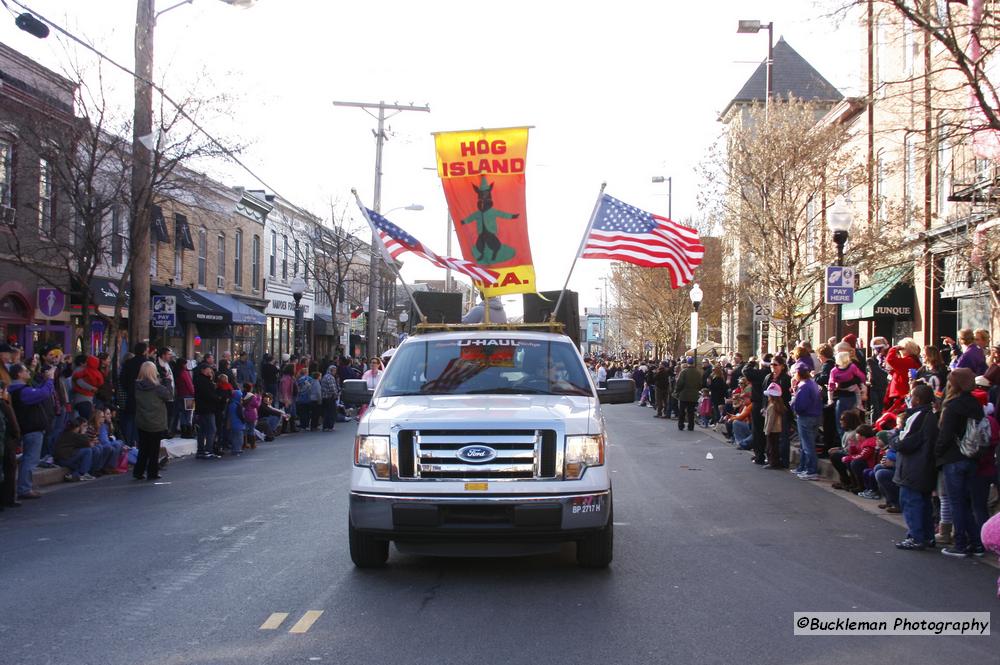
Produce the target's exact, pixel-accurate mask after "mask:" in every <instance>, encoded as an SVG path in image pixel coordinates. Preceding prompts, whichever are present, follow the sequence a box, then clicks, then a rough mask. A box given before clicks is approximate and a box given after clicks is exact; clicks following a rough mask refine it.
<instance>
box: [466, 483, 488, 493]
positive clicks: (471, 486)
mask: <svg viewBox="0 0 1000 665" xmlns="http://www.w3.org/2000/svg"><path fill="white" fill-rule="evenodd" d="M489 488H490V484H489V483H465V489H466V490H469V491H470V492H485V491H486V490H488V489H489Z"/></svg>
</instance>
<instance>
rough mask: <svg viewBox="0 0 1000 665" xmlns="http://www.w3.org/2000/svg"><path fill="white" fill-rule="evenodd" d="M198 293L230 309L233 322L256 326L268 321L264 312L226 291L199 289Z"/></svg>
mask: <svg viewBox="0 0 1000 665" xmlns="http://www.w3.org/2000/svg"><path fill="white" fill-rule="evenodd" d="M197 294H198V295H199V296H202V297H203V298H207V299H208V300H210V301H212V302H213V303H215V304H216V305H218V306H219V307H222V308H224V309H227V310H229V314H230V316H231V317H232V321H233V323H236V324H250V325H254V326H262V325H264V324H266V323H267V317H266V316H264V313H263V312H261V311H258V310H256V309H254V308H253V307H251V306H250V305H248V304H246V303H244V302H240V301H239V300H237V299H236V298H234V297H232V296H228V295H226V294H225V293H211V292H209V291H197Z"/></svg>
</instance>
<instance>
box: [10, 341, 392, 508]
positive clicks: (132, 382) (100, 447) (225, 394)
mask: <svg viewBox="0 0 1000 665" xmlns="http://www.w3.org/2000/svg"><path fill="white" fill-rule="evenodd" d="M373 360H378V359H373ZM380 374H381V369H380V368H379V367H369V366H367V365H365V364H363V363H361V362H359V361H356V360H352V359H351V358H349V357H344V356H342V357H340V358H338V359H337V360H336V361H334V360H332V359H330V358H323V359H321V360H316V359H314V358H311V357H310V356H308V355H301V356H288V355H285V356H283V357H282V359H281V361H280V362H279V361H277V360H276V359H275V358H274V357H272V356H270V355H265V356H264V358H263V360H262V362H261V363H260V364H259V365H258V364H255V363H253V362H251V361H250V360H249V359H248V357H247V354H246V353H240V354H239V355H238V356H237V357H236V358H235V359H233V358H232V357H231V356H230V354H229V353H223V354H222V355H221V357H219V358H218V359H217V358H216V357H215V356H214V355H213V354H210V353H206V354H204V355H200V354H195V357H193V358H191V359H188V358H185V357H182V356H178V355H177V354H175V353H174V352H173V350H172V349H170V348H169V347H165V346H164V347H159V348H156V347H153V346H150V345H147V344H145V343H137V344H135V345H134V346H133V348H132V349H131V353H128V354H127V355H126V356H125V357H124V358H122V361H121V363H120V369H119V371H118V372H114V371H113V368H112V359H111V357H110V356H109V355H108V354H106V353H101V354H98V355H77V356H70V355H68V354H65V353H64V352H63V350H62V349H61V348H59V347H57V346H51V347H49V348H46V349H44V353H40V354H35V355H34V356H32V357H31V358H24V357H23V355H22V351H21V349H20V348H18V347H17V346H13V345H11V344H9V343H6V344H0V458H2V465H0V510H3V509H4V508H11V507H19V506H21V505H22V501H24V500H33V499H38V498H40V497H41V494H40V493H39V492H38V491H37V490H36V489H35V487H34V473H35V471H36V469H38V468H57V467H61V468H62V470H63V479H64V481H66V482H81V481H90V480H94V479H95V478H98V477H100V476H103V475H113V474H119V473H127V472H129V471H130V470H131V473H132V475H133V477H134V478H136V479H137V480H156V479H158V478H160V477H161V471H162V469H163V467H164V466H165V465H166V464H167V462H168V459H169V457H168V456H167V454H166V450H165V448H164V446H163V444H162V442H163V441H165V440H167V439H173V438H180V439H195V440H196V446H197V452H196V455H195V457H196V458H197V459H200V460H216V459H220V458H221V457H223V456H228V457H232V458H237V457H239V456H240V455H242V454H243V452H244V451H245V450H253V449H255V448H256V447H257V444H258V442H261V441H274V440H275V439H276V438H277V437H279V436H280V435H282V434H287V433H292V432H297V431H312V432H315V431H323V432H329V431H332V430H333V429H334V427H335V425H336V423H337V422H338V421H343V420H346V419H347V417H348V411H347V410H346V409H345V408H344V406H343V405H342V404H341V403H340V395H341V386H342V385H343V382H344V380H346V379H361V378H362V376H363V375H364V376H366V377H368V381H369V383H375V382H377V379H378V377H379V376H380Z"/></svg>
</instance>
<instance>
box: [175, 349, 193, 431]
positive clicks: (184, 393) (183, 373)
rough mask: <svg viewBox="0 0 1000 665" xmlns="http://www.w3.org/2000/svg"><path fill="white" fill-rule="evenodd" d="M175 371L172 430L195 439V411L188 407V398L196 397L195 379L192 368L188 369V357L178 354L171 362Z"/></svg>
mask: <svg viewBox="0 0 1000 665" xmlns="http://www.w3.org/2000/svg"><path fill="white" fill-rule="evenodd" d="M171 369H172V370H173V373H174V387H175V391H176V395H177V399H176V400H174V408H173V413H172V415H171V420H170V430H171V431H173V432H177V431H178V430H179V431H180V433H181V438H182V439H193V438H194V431H193V427H192V424H193V423H192V418H193V415H194V413H193V411H189V410H188V409H187V408H185V407H186V406H187V403H188V402H187V400H189V399H190V398H192V397H194V380H193V379H192V377H191V370H189V369H188V365H187V359H186V358H185V357H184V356H178V357H177V359H176V360H174V362H172V363H171Z"/></svg>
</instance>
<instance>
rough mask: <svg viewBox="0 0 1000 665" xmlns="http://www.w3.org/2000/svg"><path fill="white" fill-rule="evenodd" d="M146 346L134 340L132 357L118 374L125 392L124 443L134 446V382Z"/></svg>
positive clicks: (144, 357) (123, 412)
mask: <svg viewBox="0 0 1000 665" xmlns="http://www.w3.org/2000/svg"><path fill="white" fill-rule="evenodd" d="M147 348H148V347H147V346H146V343H145V342H136V343H135V344H134V345H133V346H132V357H131V358H129V359H128V360H126V361H125V363H124V364H123V365H122V369H121V373H120V374H119V375H118V385H119V387H120V388H121V389H122V390H123V391H124V392H125V406H124V408H123V409H122V430H123V434H124V436H125V443H127V444H128V445H130V446H135V445H136V441H137V440H138V432H137V431H136V428H135V382H136V379H137V378H138V377H139V368H140V367H142V363H144V362H146V351H147Z"/></svg>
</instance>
